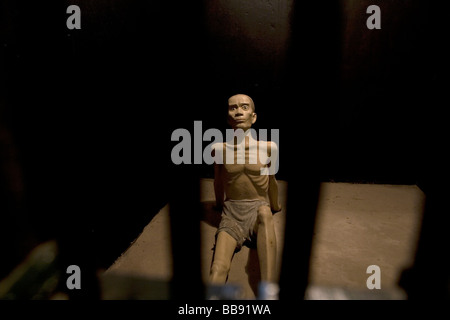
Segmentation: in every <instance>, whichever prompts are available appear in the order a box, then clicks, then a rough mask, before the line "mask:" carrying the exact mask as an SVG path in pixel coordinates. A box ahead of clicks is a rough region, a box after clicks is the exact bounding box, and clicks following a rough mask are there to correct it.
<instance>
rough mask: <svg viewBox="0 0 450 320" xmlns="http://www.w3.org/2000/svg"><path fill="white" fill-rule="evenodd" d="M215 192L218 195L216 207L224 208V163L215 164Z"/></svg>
mask: <svg viewBox="0 0 450 320" xmlns="http://www.w3.org/2000/svg"><path fill="white" fill-rule="evenodd" d="M214 194H215V196H216V208H217V209H218V210H222V206H223V200H224V199H223V198H224V189H223V179H222V165H220V164H216V163H215V164H214Z"/></svg>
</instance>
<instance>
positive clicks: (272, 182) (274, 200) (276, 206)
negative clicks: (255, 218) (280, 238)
mask: <svg viewBox="0 0 450 320" xmlns="http://www.w3.org/2000/svg"><path fill="white" fill-rule="evenodd" d="M268 149H269V154H270V158H271V164H270V165H271V166H274V167H273V168H272V169H275V171H273V172H272V174H270V175H269V200H270V208H271V209H272V212H273V213H276V212H278V211H281V204H280V201H279V198H278V182H277V179H276V178H275V172H276V171H277V169H278V168H277V165H278V147H277V145H276V144H275V143H273V142H270V143H269V144H268ZM272 158H273V159H272Z"/></svg>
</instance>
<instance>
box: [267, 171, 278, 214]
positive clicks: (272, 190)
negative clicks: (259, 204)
mask: <svg viewBox="0 0 450 320" xmlns="http://www.w3.org/2000/svg"><path fill="white" fill-rule="evenodd" d="M269 200H270V209H272V212H273V213H276V212H278V211H281V204H280V200H279V198H278V182H277V179H276V178H275V175H270V176H269Z"/></svg>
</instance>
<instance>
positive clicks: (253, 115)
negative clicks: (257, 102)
mask: <svg viewBox="0 0 450 320" xmlns="http://www.w3.org/2000/svg"><path fill="white" fill-rule="evenodd" d="M255 122H256V113H255V112H253V114H252V124H254V123H255Z"/></svg>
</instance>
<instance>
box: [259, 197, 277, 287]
mask: <svg viewBox="0 0 450 320" xmlns="http://www.w3.org/2000/svg"><path fill="white" fill-rule="evenodd" d="M255 232H256V236H257V239H256V251H257V252H258V259H259V265H260V268H261V281H270V282H276V281H277V279H276V278H277V273H276V266H277V239H276V236H275V225H274V222H273V215H272V211H271V210H270V208H269V207H268V206H261V207H259V208H258V218H257V219H256V224H255Z"/></svg>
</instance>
